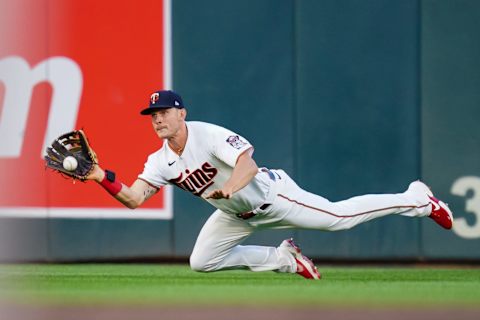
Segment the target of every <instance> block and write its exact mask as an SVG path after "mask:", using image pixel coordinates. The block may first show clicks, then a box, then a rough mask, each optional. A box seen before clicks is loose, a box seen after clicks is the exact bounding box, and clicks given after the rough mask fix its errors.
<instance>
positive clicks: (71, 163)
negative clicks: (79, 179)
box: [63, 156, 78, 171]
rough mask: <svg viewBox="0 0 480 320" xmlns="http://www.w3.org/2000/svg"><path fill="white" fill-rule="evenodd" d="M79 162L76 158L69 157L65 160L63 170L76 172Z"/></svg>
mask: <svg viewBox="0 0 480 320" xmlns="http://www.w3.org/2000/svg"><path fill="white" fill-rule="evenodd" d="M77 166H78V161H77V159H75V157H72V156H68V157H65V159H63V168H64V169H65V170H67V171H74V170H75V169H77Z"/></svg>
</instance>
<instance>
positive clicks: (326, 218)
mask: <svg viewBox="0 0 480 320" xmlns="http://www.w3.org/2000/svg"><path fill="white" fill-rule="evenodd" d="M286 179H289V181H288V182H287V183H286V187H285V188H282V190H281V191H280V192H279V194H278V197H277V199H276V201H275V203H274V204H273V207H272V208H271V210H272V211H277V212H284V213H285V215H284V217H283V219H282V222H281V223H282V224H284V225H287V226H294V227H301V228H309V229H321V230H330V231H334V230H343V229H349V228H352V227H354V226H356V225H358V224H360V223H363V222H366V221H370V220H372V219H375V218H379V217H383V216H387V215H391V214H398V215H404V216H417V217H422V216H428V215H430V213H431V210H432V203H431V200H430V198H429V196H428V194H427V189H428V188H427V187H426V186H425V185H424V184H423V183H421V182H415V183H412V184H411V185H410V187H409V189H408V190H407V191H406V192H404V193H397V194H371V195H363V196H358V197H354V198H350V199H347V200H344V201H339V202H330V201H329V200H327V199H325V198H323V197H320V196H318V195H315V194H312V193H309V192H306V191H304V190H302V189H301V188H299V187H298V186H297V185H296V184H295V182H293V181H292V180H291V179H290V178H289V177H288V176H287V177H286Z"/></svg>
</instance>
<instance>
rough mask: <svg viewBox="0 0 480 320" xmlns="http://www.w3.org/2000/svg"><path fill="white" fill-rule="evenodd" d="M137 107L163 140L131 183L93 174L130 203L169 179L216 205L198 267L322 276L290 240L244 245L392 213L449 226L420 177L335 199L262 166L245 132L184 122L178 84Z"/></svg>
mask: <svg viewBox="0 0 480 320" xmlns="http://www.w3.org/2000/svg"><path fill="white" fill-rule="evenodd" d="M140 113H141V114H142V115H147V116H150V117H151V121H152V126H153V129H154V131H155V133H156V134H157V135H158V137H159V138H160V139H163V140H164V144H163V146H162V148H161V149H160V150H158V151H156V152H155V153H153V154H151V155H150V156H149V157H148V160H147V162H146V163H145V167H144V169H143V172H142V173H141V174H140V175H139V176H138V179H137V180H136V181H135V182H134V183H133V184H132V185H131V186H130V187H128V186H126V185H125V184H123V183H122V182H120V179H119V178H117V177H116V175H115V173H114V172H112V171H109V170H103V169H102V168H101V167H100V166H98V165H95V168H94V169H93V171H92V173H91V174H90V175H89V176H88V179H89V180H95V181H97V182H98V183H99V184H100V185H102V186H103V187H104V188H105V189H106V190H107V191H108V192H109V193H110V194H111V195H112V196H114V197H115V198H116V199H117V200H119V201H120V202H121V203H123V204H124V205H125V206H127V207H128V208H131V209H134V208H136V207H138V206H140V205H142V203H144V202H145V201H147V200H148V199H149V198H150V197H152V196H153V195H154V194H155V193H157V192H158V190H159V189H160V188H161V187H163V186H165V185H167V184H173V185H175V186H177V187H179V188H180V189H183V190H184V191H187V192H190V193H192V194H193V195H195V196H197V197H201V198H202V199H204V200H206V201H208V202H209V203H211V204H212V205H213V206H214V207H216V208H217V210H216V211H215V212H214V213H213V214H212V215H211V216H210V217H209V219H208V220H207V222H206V223H205V225H204V226H203V228H202V230H201V231H200V234H199V235H198V238H197V241H196V243H195V247H194V249H193V252H192V254H191V256H190V266H191V268H192V269H193V270H195V271H204V272H209V271H217V270H222V269H232V268H248V269H250V270H252V271H266V270H274V271H278V272H289V273H298V274H300V275H301V276H303V277H305V278H308V279H320V273H319V272H318V270H317V268H316V267H315V265H314V264H313V263H312V261H311V260H310V259H309V258H307V257H305V256H304V255H302V252H301V250H300V248H299V247H298V246H297V245H296V244H295V243H294V242H293V240H292V239H287V240H284V241H283V242H282V243H281V244H280V245H279V246H278V247H267V246H242V245H240V243H241V242H242V241H243V240H245V239H246V238H247V237H248V236H249V235H250V234H251V233H252V232H254V231H256V230H258V229H261V228H294V227H296V228H305V229H318V230H328V231H336V230H344V229H350V228H353V227H354V226H356V225H358V224H360V223H363V222H367V221H370V220H372V219H375V218H379V217H383V216H387V215H392V214H396V215H402V216H407V217H430V218H432V219H433V220H434V221H435V222H436V223H437V224H439V225H440V226H442V227H443V228H445V229H451V227H452V222H453V217H452V212H451V211H450V210H449V208H448V206H447V205H446V204H445V203H443V202H442V201H440V200H438V199H436V198H435V197H434V196H433V194H432V192H431V191H430V189H429V188H428V187H427V186H426V185H425V184H424V183H422V182H420V181H414V182H412V183H411V184H410V185H409V187H408V189H407V190H406V191H405V192H403V193H398V194H372V195H363V196H358V197H354V198H351V199H348V200H344V201H339V202H330V201H328V200H327V199H325V198H323V197H321V196H318V195H315V194H313V193H309V192H307V191H305V190H303V189H302V188H300V187H299V186H298V185H297V184H296V183H295V182H294V181H293V180H292V179H291V178H290V177H289V176H288V174H287V173H286V172H285V171H283V170H276V169H275V170H274V169H267V168H258V167H257V164H256V163H255V161H254V160H253V158H252V154H253V151H254V148H253V146H252V145H251V144H250V143H249V142H248V140H247V139H245V138H244V137H242V136H240V135H238V134H236V133H234V132H232V131H230V130H228V129H225V128H222V127H219V126H217V125H214V124H209V123H205V122H196V121H186V120H185V118H186V116H187V111H186V109H185V107H184V104H183V101H182V98H181V97H180V96H179V95H178V94H176V93H175V92H173V91H157V92H154V93H153V94H152V95H151V96H150V103H149V106H148V107H147V108H146V109H144V110H142V111H141V112H140Z"/></svg>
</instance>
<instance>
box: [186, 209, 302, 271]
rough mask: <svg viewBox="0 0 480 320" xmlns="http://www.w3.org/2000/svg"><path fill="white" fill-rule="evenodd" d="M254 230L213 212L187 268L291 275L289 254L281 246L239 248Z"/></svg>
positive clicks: (293, 269)
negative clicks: (243, 270)
mask: <svg viewBox="0 0 480 320" xmlns="http://www.w3.org/2000/svg"><path fill="white" fill-rule="evenodd" d="M253 231H254V227H253V226H251V225H250V224H249V223H248V222H247V221H246V220H242V219H240V218H237V217H235V216H234V215H229V214H226V213H224V212H222V211H220V210H217V211H215V212H214V213H213V214H212V216H210V218H209V219H208V220H207V222H206V223H205V225H204V226H203V228H202V230H201V231H200V234H199V235H198V238H197V241H196V243H195V247H194V248H193V252H192V255H191V256H190V266H191V268H192V269H193V270H195V271H217V270H222V269H241V268H248V269H250V270H252V271H267V270H276V271H281V272H295V271H296V268H297V266H296V262H295V258H294V257H293V255H292V254H291V253H290V252H289V251H288V250H287V248H284V247H278V248H276V247H264V246H241V245H239V243H241V242H242V241H243V240H245V239H246V238H247V237H248V236H249V235H250V234H251V233H252V232H253Z"/></svg>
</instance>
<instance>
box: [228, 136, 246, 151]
mask: <svg viewBox="0 0 480 320" xmlns="http://www.w3.org/2000/svg"><path fill="white" fill-rule="evenodd" d="M227 142H228V143H230V144H231V145H232V147H234V148H235V149H241V148H242V147H243V146H244V145H245V144H247V143H246V142H245V141H242V140H241V139H240V137H239V136H230V137H228V139H227Z"/></svg>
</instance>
